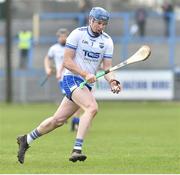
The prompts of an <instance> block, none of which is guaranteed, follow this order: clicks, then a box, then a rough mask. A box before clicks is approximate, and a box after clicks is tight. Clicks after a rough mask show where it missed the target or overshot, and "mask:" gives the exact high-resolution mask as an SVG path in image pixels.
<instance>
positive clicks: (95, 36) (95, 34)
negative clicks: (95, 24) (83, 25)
mask: <svg viewBox="0 0 180 175" xmlns="http://www.w3.org/2000/svg"><path fill="white" fill-rule="evenodd" d="M87 33H88V34H89V36H90V37H93V38H97V37H99V36H100V35H101V34H97V33H94V32H93V31H92V29H91V27H90V26H88V27H87Z"/></svg>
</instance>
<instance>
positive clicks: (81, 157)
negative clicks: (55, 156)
mask: <svg viewBox="0 0 180 175" xmlns="http://www.w3.org/2000/svg"><path fill="white" fill-rule="evenodd" d="M86 158H87V157H86V155H84V154H82V153H81V150H75V149H73V151H72V154H71V157H70V158H69V161H72V162H76V161H78V160H79V161H85V160H86Z"/></svg>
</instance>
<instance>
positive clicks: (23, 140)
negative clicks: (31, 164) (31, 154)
mask: <svg viewBox="0 0 180 175" xmlns="http://www.w3.org/2000/svg"><path fill="white" fill-rule="evenodd" d="M17 143H18V145H19V151H18V155H17V157H18V161H19V162H20V163H22V164H23V163H24V157H25V153H26V151H27V149H28V148H29V147H30V146H29V145H28V143H27V135H24V136H19V137H18V138H17Z"/></svg>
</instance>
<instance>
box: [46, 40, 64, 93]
mask: <svg viewBox="0 0 180 175" xmlns="http://www.w3.org/2000/svg"><path fill="white" fill-rule="evenodd" d="M64 49H65V46H63V45H61V44H59V43H56V44H54V45H52V46H51V47H50V48H49V50H48V57H49V58H50V59H53V60H54V63H55V66H56V71H59V70H60V68H61V66H62V64H63V59H64ZM62 80H63V77H62V78H61V80H60V81H59V82H58V87H59V89H60V90H61V92H62V93H63V94H65V91H64V89H63V81H62Z"/></svg>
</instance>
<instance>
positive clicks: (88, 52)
mask: <svg viewBox="0 0 180 175" xmlns="http://www.w3.org/2000/svg"><path fill="white" fill-rule="evenodd" d="M83 51H84V56H88V57H90V58H99V55H100V53H97V52H91V51H88V50H83Z"/></svg>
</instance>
